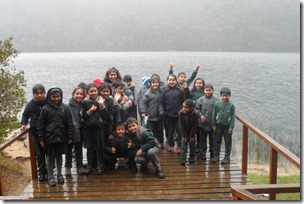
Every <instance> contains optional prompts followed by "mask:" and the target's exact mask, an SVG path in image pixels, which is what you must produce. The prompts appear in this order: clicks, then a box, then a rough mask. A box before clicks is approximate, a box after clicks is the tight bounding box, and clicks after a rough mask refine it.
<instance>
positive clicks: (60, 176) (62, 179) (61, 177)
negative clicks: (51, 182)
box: [57, 175, 64, 184]
mask: <svg viewBox="0 0 304 204" xmlns="http://www.w3.org/2000/svg"><path fill="white" fill-rule="evenodd" d="M57 182H58V183H59V184H63V183H64V178H63V176H62V175H59V176H57Z"/></svg>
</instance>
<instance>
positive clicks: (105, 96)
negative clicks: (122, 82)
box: [100, 88, 111, 98]
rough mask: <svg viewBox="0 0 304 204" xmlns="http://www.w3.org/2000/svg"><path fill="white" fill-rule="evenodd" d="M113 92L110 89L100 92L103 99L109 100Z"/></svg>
mask: <svg viewBox="0 0 304 204" xmlns="http://www.w3.org/2000/svg"><path fill="white" fill-rule="evenodd" d="M110 93H111V91H110V89H109V88H104V89H102V90H101V91H100V95H101V96H102V97H103V98H108V96H109V95H110Z"/></svg>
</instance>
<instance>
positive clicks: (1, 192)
mask: <svg viewBox="0 0 304 204" xmlns="http://www.w3.org/2000/svg"><path fill="white" fill-rule="evenodd" d="M2 195H3V191H2V172H1V166H0V196H2Z"/></svg>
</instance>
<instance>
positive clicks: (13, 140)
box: [0, 129, 29, 152]
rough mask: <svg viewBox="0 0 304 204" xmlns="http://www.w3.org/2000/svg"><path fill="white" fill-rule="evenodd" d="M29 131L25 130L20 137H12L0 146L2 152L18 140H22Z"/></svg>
mask: <svg viewBox="0 0 304 204" xmlns="http://www.w3.org/2000/svg"><path fill="white" fill-rule="evenodd" d="M28 132H29V130H28V129H27V130H25V131H23V132H21V133H20V134H19V135H18V134H16V135H13V136H11V137H10V138H9V139H8V140H6V141H4V142H3V143H1V144H0V152H2V151H3V150H4V149H6V148H7V147H8V146H10V145H11V144H12V143H14V142H15V141H16V140H18V139H19V138H21V137H22V136H23V135H25V134H27V133H28Z"/></svg>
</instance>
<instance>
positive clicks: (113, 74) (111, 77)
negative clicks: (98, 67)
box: [109, 71, 117, 82]
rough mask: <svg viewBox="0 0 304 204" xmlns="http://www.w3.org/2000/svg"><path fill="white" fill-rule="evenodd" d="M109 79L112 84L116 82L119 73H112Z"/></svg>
mask: <svg viewBox="0 0 304 204" xmlns="http://www.w3.org/2000/svg"><path fill="white" fill-rule="evenodd" d="M109 79H110V80H111V82H114V81H116V79H117V73H116V72H114V71H112V72H110V74H109Z"/></svg>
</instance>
